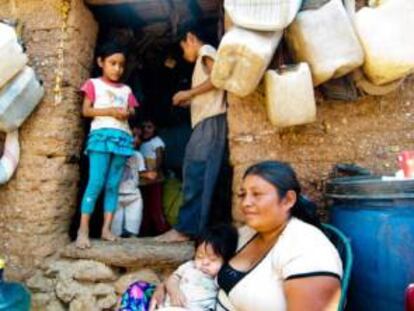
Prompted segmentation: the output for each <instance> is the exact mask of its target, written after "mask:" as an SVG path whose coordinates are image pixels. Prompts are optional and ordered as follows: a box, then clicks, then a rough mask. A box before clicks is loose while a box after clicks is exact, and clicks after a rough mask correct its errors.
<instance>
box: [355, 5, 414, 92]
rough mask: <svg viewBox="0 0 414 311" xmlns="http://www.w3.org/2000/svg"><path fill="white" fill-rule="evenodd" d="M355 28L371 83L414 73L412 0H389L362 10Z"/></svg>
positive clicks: (413, 8)
mask: <svg viewBox="0 0 414 311" xmlns="http://www.w3.org/2000/svg"><path fill="white" fill-rule="evenodd" d="M355 25H356V29H357V32H358V35H359V38H360V40H361V43H362V46H363V48H364V51H365V63H364V66H363V71H364V73H365V75H366V76H367V77H368V79H369V80H371V81H372V82H373V83H374V84H377V85H383V84H386V83H389V82H392V81H395V80H398V79H401V78H404V77H405V76H407V75H408V74H410V73H413V72H414V35H413V29H414V0H389V1H383V2H381V4H380V5H379V6H378V7H373V8H369V7H365V8H362V9H361V10H360V11H358V12H357V13H356V17H355Z"/></svg>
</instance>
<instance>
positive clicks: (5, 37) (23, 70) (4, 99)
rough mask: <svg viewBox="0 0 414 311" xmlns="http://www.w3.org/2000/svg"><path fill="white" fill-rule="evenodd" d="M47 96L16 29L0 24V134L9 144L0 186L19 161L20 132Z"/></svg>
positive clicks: (1, 163) (0, 164) (2, 161)
mask: <svg viewBox="0 0 414 311" xmlns="http://www.w3.org/2000/svg"><path fill="white" fill-rule="evenodd" d="M43 95H44V89H43V87H42V85H41V83H40V82H39V80H38V79H37V78H36V75H35V72H34V71H33V69H32V68H30V67H28V66H27V56H26V54H25V53H24V49H23V47H22V46H21V44H20V43H19V40H18V37H17V35H16V32H15V29H14V28H13V27H12V26H10V25H8V24H6V23H2V22H0V131H3V132H6V133H7V136H6V143H5V148H4V152H3V156H2V158H1V159H0V184H4V183H6V182H7V181H8V180H9V179H10V178H11V176H12V175H13V173H14V171H15V169H16V167H17V164H18V161H19V154H20V150H19V140H18V139H19V137H18V128H19V127H20V126H21V125H22V124H23V122H24V121H25V120H26V119H27V118H28V117H29V115H30V114H31V113H32V111H33V110H34V108H35V107H36V106H37V105H38V104H39V102H40V100H41V99H42V97H43Z"/></svg>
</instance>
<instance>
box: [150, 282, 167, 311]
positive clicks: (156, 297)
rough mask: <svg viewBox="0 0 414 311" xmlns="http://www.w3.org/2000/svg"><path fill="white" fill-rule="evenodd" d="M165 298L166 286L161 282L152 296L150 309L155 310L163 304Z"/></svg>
mask: <svg viewBox="0 0 414 311" xmlns="http://www.w3.org/2000/svg"><path fill="white" fill-rule="evenodd" d="M164 299H165V287H164V284H163V283H161V284H159V285H158V286H157V287H156V288H155V291H154V294H152V298H151V301H150V305H149V311H154V310H155V309H157V308H158V307H159V306H161V305H162V303H163V302H164Z"/></svg>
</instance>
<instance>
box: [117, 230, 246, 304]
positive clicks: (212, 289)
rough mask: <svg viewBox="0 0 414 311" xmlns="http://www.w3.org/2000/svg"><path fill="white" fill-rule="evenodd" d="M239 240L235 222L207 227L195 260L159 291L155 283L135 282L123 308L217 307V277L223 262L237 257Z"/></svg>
mask: <svg viewBox="0 0 414 311" xmlns="http://www.w3.org/2000/svg"><path fill="white" fill-rule="evenodd" d="M237 241H238V232H237V229H236V228H234V227H233V226H231V225H217V226H215V227H213V228H210V229H207V230H206V231H205V232H204V234H202V235H201V237H200V238H199V239H198V241H197V244H196V252H195V256H194V259H193V260H190V261H188V262H186V263H184V264H183V265H181V266H180V267H178V269H177V270H175V271H174V273H173V274H172V275H171V276H170V277H168V278H167V280H166V281H164V282H163V283H161V284H160V285H158V286H157V287H156V288H155V291H154V285H151V284H148V283H145V282H141V281H138V282H135V283H133V284H131V285H130V286H129V288H128V290H127V291H126V292H125V293H124V295H123V297H122V301H121V305H120V309H119V310H122V311H127V310H128V311H129V310H149V311H153V310H163V309H164V308H165V310H189V311H211V310H215V306H216V298H217V293H218V286H217V283H216V281H215V278H216V276H217V274H218V272H219V270H220V268H221V266H222V265H223V263H225V262H227V261H228V260H230V258H231V257H233V255H234V253H235V251H236V248H237ZM153 291H154V292H153Z"/></svg>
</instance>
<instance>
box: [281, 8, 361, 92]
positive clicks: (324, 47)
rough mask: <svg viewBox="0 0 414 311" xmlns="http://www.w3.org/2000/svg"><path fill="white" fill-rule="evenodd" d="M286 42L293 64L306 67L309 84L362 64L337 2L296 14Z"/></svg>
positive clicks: (358, 47)
mask: <svg viewBox="0 0 414 311" xmlns="http://www.w3.org/2000/svg"><path fill="white" fill-rule="evenodd" d="M286 39H287V43H288V46H289V49H290V50H291V52H292V54H293V57H294V59H295V61H296V62H306V63H308V64H309V66H310V68H311V71H312V77H313V84H314V85H315V86H316V85H319V84H321V83H323V82H325V81H328V80H329V79H331V78H339V77H341V76H344V75H346V74H347V73H349V72H351V71H352V70H354V69H355V68H357V67H359V66H361V65H362V63H363V61H364V52H363V50H362V46H361V44H360V42H359V40H358V37H357V35H356V32H355V30H354V28H353V26H352V23H351V20H350V17H349V16H348V15H347V12H346V10H345V7H344V5H343V4H342V2H341V0H331V1H330V2H328V3H327V4H325V5H323V6H322V7H320V8H319V9H317V10H307V11H302V12H299V14H298V15H297V16H296V19H295V20H294V21H293V23H292V24H291V25H290V26H289V27H288V28H287V31H286Z"/></svg>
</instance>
